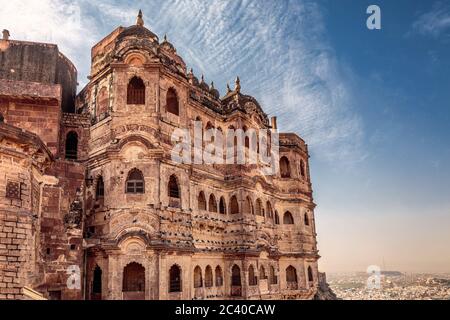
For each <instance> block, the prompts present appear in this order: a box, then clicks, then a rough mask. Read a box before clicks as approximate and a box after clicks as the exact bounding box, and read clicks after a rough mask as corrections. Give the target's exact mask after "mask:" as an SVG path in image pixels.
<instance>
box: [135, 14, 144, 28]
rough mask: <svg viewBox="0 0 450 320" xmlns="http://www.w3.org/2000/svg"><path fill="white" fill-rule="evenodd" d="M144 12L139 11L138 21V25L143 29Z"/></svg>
mask: <svg viewBox="0 0 450 320" xmlns="http://www.w3.org/2000/svg"><path fill="white" fill-rule="evenodd" d="M143 16H144V15H143V14H142V10H139V13H138V16H137V19H136V25H138V26H140V27H143V26H144V19H143Z"/></svg>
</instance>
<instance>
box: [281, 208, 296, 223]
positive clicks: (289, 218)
mask: <svg viewBox="0 0 450 320" xmlns="http://www.w3.org/2000/svg"><path fill="white" fill-rule="evenodd" d="M283 223H284V224H294V218H293V217H292V214H291V213H290V212H289V211H287V212H286V213H285V214H284V218H283Z"/></svg>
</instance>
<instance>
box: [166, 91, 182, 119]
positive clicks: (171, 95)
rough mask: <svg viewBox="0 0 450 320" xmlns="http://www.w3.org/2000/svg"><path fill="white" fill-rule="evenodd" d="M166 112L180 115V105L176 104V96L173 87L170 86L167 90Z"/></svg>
mask: <svg viewBox="0 0 450 320" xmlns="http://www.w3.org/2000/svg"><path fill="white" fill-rule="evenodd" d="M166 102H167V112H169V113H172V114H174V115H176V116H179V115H180V107H179V104H178V96H177V92H176V91H175V89H173V88H170V89H169V90H168V91H167V101H166Z"/></svg>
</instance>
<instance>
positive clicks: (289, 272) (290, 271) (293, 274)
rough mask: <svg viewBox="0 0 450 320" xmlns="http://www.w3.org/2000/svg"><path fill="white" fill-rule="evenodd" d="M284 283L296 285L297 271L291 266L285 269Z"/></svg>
mask: <svg viewBox="0 0 450 320" xmlns="http://www.w3.org/2000/svg"><path fill="white" fill-rule="evenodd" d="M286 282H288V283H297V270H296V269H295V268H294V267H293V266H289V267H287V269H286Z"/></svg>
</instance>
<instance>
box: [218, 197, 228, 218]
mask: <svg viewBox="0 0 450 320" xmlns="http://www.w3.org/2000/svg"><path fill="white" fill-rule="evenodd" d="M219 213H220V214H227V204H226V203H225V199H224V197H221V198H220V203H219Z"/></svg>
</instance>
